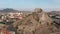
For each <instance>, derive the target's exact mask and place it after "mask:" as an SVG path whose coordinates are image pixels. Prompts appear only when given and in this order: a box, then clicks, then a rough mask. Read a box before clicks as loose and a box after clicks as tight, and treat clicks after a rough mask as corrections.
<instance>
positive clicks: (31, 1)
mask: <svg viewBox="0 0 60 34" xmlns="http://www.w3.org/2000/svg"><path fill="white" fill-rule="evenodd" d="M5 8H13V9H17V10H33V9H34V8H42V9H43V10H58V11H59V10H60V0H0V9H5Z"/></svg>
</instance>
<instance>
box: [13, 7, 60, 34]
mask: <svg viewBox="0 0 60 34" xmlns="http://www.w3.org/2000/svg"><path fill="white" fill-rule="evenodd" d="M12 25H13V26H14V27H15V28H16V29H17V34H60V27H59V26H58V25H57V24H56V23H55V22H54V20H53V19H52V18H50V17H49V15H48V14H47V13H46V12H44V11H43V10H42V9H41V8H36V9H35V10H34V12H32V14H29V15H27V16H26V17H25V18H24V19H22V20H19V21H17V22H15V23H13V24H12Z"/></svg>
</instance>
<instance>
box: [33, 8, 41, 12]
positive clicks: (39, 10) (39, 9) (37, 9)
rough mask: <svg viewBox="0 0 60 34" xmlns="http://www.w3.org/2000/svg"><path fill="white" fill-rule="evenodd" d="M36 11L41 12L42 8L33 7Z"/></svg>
mask: <svg viewBox="0 0 60 34" xmlns="http://www.w3.org/2000/svg"><path fill="white" fill-rule="evenodd" d="M34 11H35V12H36V13H41V12H42V9H41V8H35V10H34Z"/></svg>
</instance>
